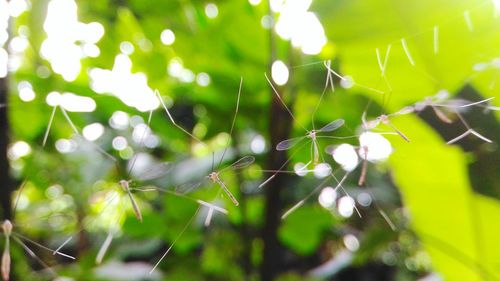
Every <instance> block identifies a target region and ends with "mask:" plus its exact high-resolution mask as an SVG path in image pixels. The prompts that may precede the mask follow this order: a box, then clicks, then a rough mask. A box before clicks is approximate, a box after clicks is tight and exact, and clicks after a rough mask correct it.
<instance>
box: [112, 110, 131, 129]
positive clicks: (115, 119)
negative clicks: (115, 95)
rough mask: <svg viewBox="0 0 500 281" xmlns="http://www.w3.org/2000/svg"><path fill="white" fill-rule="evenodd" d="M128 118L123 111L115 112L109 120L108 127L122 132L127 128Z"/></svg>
mask: <svg viewBox="0 0 500 281" xmlns="http://www.w3.org/2000/svg"><path fill="white" fill-rule="evenodd" d="M129 122H130V118H129V116H128V114H127V113H125V112H123V111H115V112H114V113H113V115H112V116H111V118H110V119H109V125H110V126H111V128H113V129H117V130H124V129H126V128H127V127H128V124H129Z"/></svg>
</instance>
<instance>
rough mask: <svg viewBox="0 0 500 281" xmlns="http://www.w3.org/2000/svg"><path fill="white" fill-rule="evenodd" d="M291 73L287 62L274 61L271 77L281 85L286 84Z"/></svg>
mask: <svg viewBox="0 0 500 281" xmlns="http://www.w3.org/2000/svg"><path fill="white" fill-rule="evenodd" d="M289 75H290V73H289V71H288V67H286V65H285V63H283V62H282V61H280V60H277V61H274V62H273V64H272V66H271V77H272V78H273V81H274V83H276V84H277V85H279V86H282V85H285V84H286V82H288V77H289Z"/></svg>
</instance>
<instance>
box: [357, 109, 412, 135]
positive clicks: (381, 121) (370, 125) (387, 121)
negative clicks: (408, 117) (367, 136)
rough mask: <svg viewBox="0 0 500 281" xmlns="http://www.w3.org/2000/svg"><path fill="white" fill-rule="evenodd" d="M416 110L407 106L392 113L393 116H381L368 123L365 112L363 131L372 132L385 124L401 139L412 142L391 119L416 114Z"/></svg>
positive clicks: (362, 117)
mask: <svg viewBox="0 0 500 281" xmlns="http://www.w3.org/2000/svg"><path fill="white" fill-rule="evenodd" d="M414 111H415V109H414V108H413V107H412V106H407V107H404V108H402V109H401V110H399V111H398V112H395V113H391V114H381V115H379V116H378V117H377V118H375V119H373V120H370V121H366V112H363V115H362V116H361V119H362V121H363V129H364V130H372V129H375V128H376V127H378V125H380V124H384V125H386V126H388V127H390V128H391V129H392V130H393V131H394V132H396V133H397V134H398V135H399V136H400V137H402V138H403V139H404V140H405V141H407V142H410V139H409V138H408V137H407V136H406V135H405V134H403V132H401V131H400V130H399V129H398V128H396V126H394V125H393V124H392V123H391V118H393V117H395V116H398V115H404V114H409V113H412V112H414Z"/></svg>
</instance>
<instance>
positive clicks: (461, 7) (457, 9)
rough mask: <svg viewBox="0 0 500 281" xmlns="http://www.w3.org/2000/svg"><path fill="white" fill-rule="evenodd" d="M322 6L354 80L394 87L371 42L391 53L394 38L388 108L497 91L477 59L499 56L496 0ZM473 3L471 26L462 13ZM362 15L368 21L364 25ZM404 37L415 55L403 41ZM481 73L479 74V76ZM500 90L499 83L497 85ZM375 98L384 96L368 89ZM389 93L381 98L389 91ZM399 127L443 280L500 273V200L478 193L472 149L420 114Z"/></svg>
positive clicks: (411, 205)
mask: <svg viewBox="0 0 500 281" xmlns="http://www.w3.org/2000/svg"><path fill="white" fill-rule="evenodd" d="M324 5H328V8H326V7H321V9H318V10H321V11H322V17H323V21H324V23H326V24H327V26H328V27H330V28H328V29H327V33H328V37H329V38H330V39H331V40H333V42H334V44H336V45H337V49H338V55H339V60H340V61H341V70H342V72H343V73H344V74H348V75H351V76H352V77H354V79H355V81H357V82H358V83H362V84H364V85H367V86H370V87H374V88H378V89H381V90H383V91H385V92H386V93H389V91H388V87H387V86H386V85H385V83H384V81H383V80H382V78H381V75H380V70H379V68H378V65H377V58H376V53H375V50H376V48H379V49H380V51H381V53H382V55H384V54H385V50H386V47H387V45H389V44H392V48H391V52H390V55H389V59H388V64H387V78H388V81H389V82H390V84H391V86H392V90H393V91H392V94H391V95H390V99H389V102H388V103H387V104H386V110H388V111H389V112H394V111H396V110H398V109H400V108H401V107H403V106H406V105H408V104H411V103H414V102H416V101H418V100H421V99H422V98H424V97H426V96H431V95H433V94H435V92H436V91H437V90H439V89H443V88H444V89H448V90H449V91H450V92H456V91H457V89H458V88H460V87H462V86H463V85H464V84H465V82H466V81H468V80H471V81H472V82H475V83H476V84H477V85H478V88H480V89H481V90H482V94H483V95H489V96H495V89H494V88H493V89H492V88H491V87H490V88H488V87H487V86H485V85H491V79H492V78H491V75H489V76H488V77H489V79H488V78H487V77H484V76H483V73H474V71H473V66H474V64H476V63H478V62H482V61H490V60H491V59H492V58H493V57H495V56H498V55H499V50H498V48H496V47H495V46H498V45H499V43H500V32H498V27H499V19H498V18H495V17H494V11H493V6H492V5H491V3H490V2H481V3H478V1H447V0H440V1H400V2H397V1H389V0H387V1H358V0H355V1H335V3H333V4H330V3H329V4H326V3H325V4H324ZM466 10H468V11H469V14H470V17H471V19H472V23H473V25H474V29H473V31H470V30H469V29H468V28H467V25H466V23H465V20H464V17H463V13H464V11H466ZM360 21H362V22H364V24H360V23H359V22H360ZM434 26H438V29H439V52H438V53H437V54H434V50H433V44H434V40H433V37H434V31H433V30H434ZM401 38H406V42H407V45H408V49H409V51H410V53H411V56H412V58H413V60H414V62H415V66H412V65H411V64H410V62H409V59H408V58H407V56H406V54H405V52H404V49H403V47H402V44H401V41H400V39H401ZM476 76H477V77H476ZM496 92H498V90H496ZM365 93H366V94H367V95H369V96H370V97H372V98H374V99H375V100H377V101H382V99H383V97H382V95H380V94H377V93H374V92H370V91H365ZM387 97H388V95H387V96H386V97H385V98H387ZM395 124H396V126H398V127H400V128H402V129H403V130H404V131H405V132H407V134H408V136H409V138H410V139H411V143H405V142H404V141H402V140H400V139H398V138H394V139H391V140H392V143H393V145H394V146H395V153H394V154H393V156H392V158H391V163H392V164H393V169H394V178H395V182H396V183H397V185H398V186H399V188H400V190H401V192H402V195H403V200H404V203H405V206H407V208H408V210H409V214H410V217H411V222H412V226H413V228H414V229H415V231H416V232H417V234H418V235H419V236H420V238H421V240H422V242H423V245H424V247H425V248H426V249H427V250H428V252H429V253H430V255H431V258H432V261H433V264H434V266H435V269H436V270H437V271H438V272H439V273H440V274H441V275H442V276H443V277H444V278H445V279H446V280H493V279H494V278H497V279H498V278H500V266H499V264H498V261H499V259H500V242H499V240H498V238H497V237H499V235H500V225H499V224H498V218H499V217H500V204H499V202H498V201H497V200H494V199H488V198H484V197H482V196H480V195H477V194H475V193H474V192H473V191H472V189H471V186H470V183H469V179H468V178H467V170H466V169H467V155H465V154H464V153H463V152H462V151H461V150H460V149H459V148H457V147H455V146H447V145H446V144H445V142H444V140H443V139H441V138H440V137H439V136H438V134H437V132H435V131H433V130H432V129H431V128H430V127H429V126H428V125H426V124H425V123H424V122H423V121H422V120H420V119H418V118H417V117H415V116H408V117H404V118H398V119H396V120H395Z"/></svg>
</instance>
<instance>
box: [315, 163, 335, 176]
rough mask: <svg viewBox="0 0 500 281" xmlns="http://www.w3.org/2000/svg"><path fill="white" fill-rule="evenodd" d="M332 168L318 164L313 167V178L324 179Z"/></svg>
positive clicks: (326, 164) (324, 164)
mask: <svg viewBox="0 0 500 281" xmlns="http://www.w3.org/2000/svg"><path fill="white" fill-rule="evenodd" d="M331 171H332V167H330V164H328V163H319V164H318V165H316V166H315V167H314V176H315V177H316V178H319V179H321V178H324V177H326V176H328V175H329V174H330V172H331Z"/></svg>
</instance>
